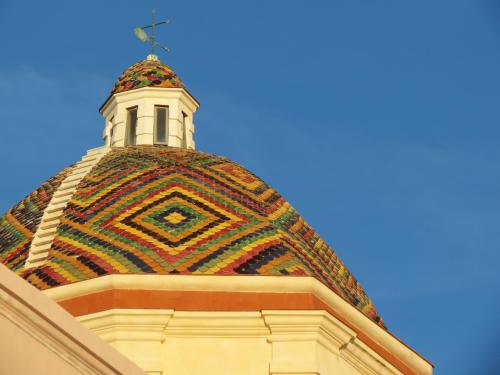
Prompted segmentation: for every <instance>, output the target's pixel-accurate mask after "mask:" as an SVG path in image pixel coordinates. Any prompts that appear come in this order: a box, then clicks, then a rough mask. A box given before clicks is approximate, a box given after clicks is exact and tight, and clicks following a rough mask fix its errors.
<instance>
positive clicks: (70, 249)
mask: <svg viewBox="0 0 500 375" xmlns="http://www.w3.org/2000/svg"><path fill="white" fill-rule="evenodd" d="M3 220H5V219H3ZM35 226H36V225H35ZM33 229H34V228H31V230H30V233H32V231H33ZM0 246H1V248H2V251H3V252H5V251H8V249H10V248H12V245H10V244H9V243H8V242H0ZM4 249H6V250H4ZM10 264H11V265H12V264H13V263H12V262H11V263H10ZM113 273H128V274H141V273H155V274H199V275H242V274H243V275H245V274H246V275H275V276H280V275H287V276H314V277H316V278H317V279H319V280H320V281H321V282H323V283H324V284H326V285H327V286H328V287H330V288H331V289H333V290H334V291H335V292H336V293H338V294H339V295H340V296H342V297H343V298H344V299H346V300H347V301H348V302H350V303H351V304H352V305H353V306H355V307H356V308H358V309H359V310H360V311H362V312H363V313H364V314H365V315H367V316H368V317H370V318H371V319H372V320H374V321H375V322H377V323H378V324H379V325H381V326H383V322H382V321H381V319H380V317H379V315H378V314H377V312H376V310H375V308H374V307H373V305H372V303H371V301H370V299H369V298H368V297H367V295H366V294H365V292H364V291H363V289H362V288H361V286H360V285H359V283H358V282H357V281H356V279H355V278H354V277H353V276H352V274H351V273H350V272H349V271H348V270H347V269H346V267H345V266H344V264H343V263H342V262H341V261H340V259H339V258H338V257H337V256H336V254H335V253H334V251H333V250H332V249H331V248H330V247H329V246H328V245H326V244H325V243H324V242H323V241H322V240H321V239H320V238H319V236H318V235H317V234H316V232H314V230H312V229H311V227H309V225H307V224H306V223H305V222H304V220H303V219H302V218H301V217H300V216H299V215H298V214H297V212H296V211H295V210H294V209H293V208H292V207H291V206H290V205H289V203H287V202H286V201H285V200H284V199H283V197H281V196H280V195H279V194H278V193H277V192H276V191H275V190H274V189H272V188H271V187H270V186H268V185H267V184H265V183H264V182H263V181H262V180H260V179H259V178H258V177H256V176H255V175H253V174H252V173H250V172H249V171H247V170H246V169H244V168H243V167H241V166H240V165H238V164H236V163H234V162H231V161H230V160H228V159H226V158H222V157H218V156H214V155H210V154H205V153H201V152H198V151H191V150H185V149H179V148H171V147H167V146H129V147H125V148H116V149H113V150H112V151H111V152H110V153H108V154H107V155H106V156H104V157H103V159H102V160H101V161H100V162H99V163H98V164H97V166H96V167H94V168H93V169H92V170H91V172H90V173H89V174H88V175H87V176H86V177H85V178H84V179H83V180H82V182H81V183H80V185H79V186H78V188H77V190H76V192H75V194H74V195H73V197H72V200H71V201H70V202H69V204H68V206H67V208H66V210H65V212H64V215H63V218H62V221H61V224H60V225H59V227H58V229H57V235H56V237H55V239H54V242H53V244H52V248H51V250H50V251H49V258H48V261H47V262H46V263H45V264H44V265H42V266H39V267H37V268H32V269H29V270H25V271H24V272H22V274H21V275H22V276H23V277H24V278H26V279H27V280H28V281H29V282H30V283H32V284H33V285H35V286H37V287H38V288H40V289H46V288H50V287H54V286H58V285H64V284H70V283H74V282H78V281H81V280H86V279H90V278H95V277H98V276H101V275H106V274H113Z"/></svg>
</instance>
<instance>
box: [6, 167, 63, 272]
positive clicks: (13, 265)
mask: <svg viewBox="0 0 500 375" xmlns="http://www.w3.org/2000/svg"><path fill="white" fill-rule="evenodd" d="M70 171H71V167H68V168H66V169H64V170H63V171H62V172H61V173H59V174H58V175H57V176H56V177H54V178H51V179H50V180H48V181H47V182H45V183H44V184H43V185H42V186H40V187H39V188H38V189H36V190H35V191H34V192H32V193H31V194H30V195H28V196H27V197H26V198H24V199H23V200H22V201H21V202H20V203H18V204H17V205H16V206H15V207H14V208H11V209H10V210H9V211H7V213H6V214H5V215H4V216H3V217H0V263H3V264H4V265H6V266H7V267H9V268H10V269H11V270H13V271H16V272H19V271H22V267H23V266H24V263H25V262H26V259H28V253H29V248H30V245H31V241H32V240H33V237H34V235H35V232H36V229H37V227H38V224H40V220H41V219H42V215H43V211H44V210H45V208H47V205H48V204H49V202H50V200H51V198H52V195H53V194H54V192H55V191H56V190H57V188H58V187H59V185H60V184H61V182H62V181H63V180H64V178H65V177H66V176H67V174H68V173H69V172H70Z"/></svg>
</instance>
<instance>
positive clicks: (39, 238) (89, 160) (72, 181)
mask: <svg viewBox="0 0 500 375" xmlns="http://www.w3.org/2000/svg"><path fill="white" fill-rule="evenodd" d="M109 151H110V148H108V147H98V148H94V149H91V150H88V151H87V153H86V155H84V156H83V157H82V158H81V159H80V161H78V162H77V163H76V164H75V165H74V166H73V169H72V170H71V172H70V173H69V174H68V175H67V176H66V178H65V179H64V180H63V181H62V183H61V185H59V187H58V188H57V189H56V191H55V192H54V194H53V195H52V198H51V200H50V202H49V204H48V206H47V207H46V208H45V210H44V212H43V215H42V218H41V221H40V224H39V225H38V228H37V230H36V232H35V234H34V237H33V240H32V242H31V245H30V248H29V251H28V258H27V260H26V263H25V265H24V268H25V269H30V268H35V267H38V266H41V265H42V264H43V263H44V262H45V260H46V259H47V257H48V255H49V250H50V248H51V247H52V242H53V241H54V238H55V236H56V233H57V228H58V226H59V224H60V222H61V218H62V216H63V213H64V210H65V209H66V206H67V205H68V203H69V201H70V200H71V199H72V197H73V194H74V193H75V191H76V189H77V187H78V184H79V183H80V181H82V180H83V179H84V178H85V176H87V174H88V173H89V172H90V171H91V170H92V168H93V167H94V166H95V165H96V164H97V163H98V162H99V161H100V160H101V158H102V157H103V156H104V155H106V154H107V153H108V152H109Z"/></svg>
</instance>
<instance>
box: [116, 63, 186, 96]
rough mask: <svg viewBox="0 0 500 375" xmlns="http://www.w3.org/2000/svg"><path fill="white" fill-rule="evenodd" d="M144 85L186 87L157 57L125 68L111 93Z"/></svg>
mask: <svg viewBox="0 0 500 375" xmlns="http://www.w3.org/2000/svg"><path fill="white" fill-rule="evenodd" d="M142 87H164V88H184V84H183V83H182V81H181V80H180V78H179V77H178V76H177V74H175V73H174V71H173V70H172V69H170V68H169V67H168V66H167V65H165V64H163V63H162V62H160V61H159V60H157V59H147V60H143V61H139V62H138V63H135V64H134V65H132V66H131V67H129V68H128V69H127V70H125V71H124V72H123V73H122V74H121V76H120V78H118V81H117V82H116V83H115V86H114V87H113V89H112V90H111V95H113V94H117V93H120V92H124V91H129V90H134V89H140V88H142Z"/></svg>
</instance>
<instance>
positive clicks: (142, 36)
mask: <svg viewBox="0 0 500 375" xmlns="http://www.w3.org/2000/svg"><path fill="white" fill-rule="evenodd" d="M167 23H170V20H168V19H167V20H165V21H161V22H156V10H155V9H154V8H153V10H152V12H151V25H147V26H142V27H136V28H135V29H134V34H135V36H136V37H137V38H139V40H140V41H141V42H149V43H150V44H151V56H152V57H156V56H155V47H156V46H158V47H160V48H161V49H162V50H163V51H165V52H168V51H169V49H168V48H167V47H165V46H164V45H162V44H160V43H158V42H157V41H156V37H155V29H156V27H157V26H160V25H164V24H167ZM146 29H151V34H147V33H146V31H145V30H146Z"/></svg>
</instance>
